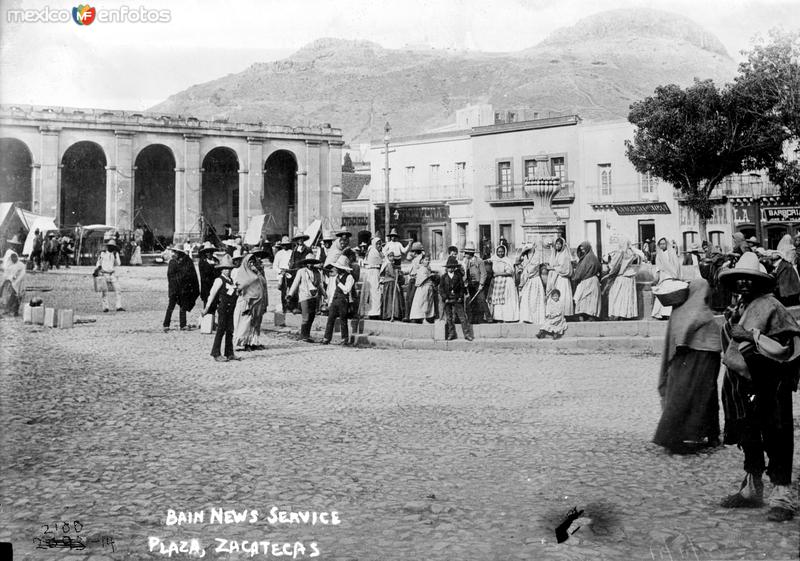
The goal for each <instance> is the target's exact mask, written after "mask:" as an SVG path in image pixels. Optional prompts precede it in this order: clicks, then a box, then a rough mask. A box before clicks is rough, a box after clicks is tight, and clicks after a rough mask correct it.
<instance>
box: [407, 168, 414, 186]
mask: <svg viewBox="0 0 800 561" xmlns="http://www.w3.org/2000/svg"><path fill="white" fill-rule="evenodd" d="M413 188H414V166H406V189H413Z"/></svg>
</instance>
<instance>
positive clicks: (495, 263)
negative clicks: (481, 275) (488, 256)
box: [489, 245, 519, 322]
mask: <svg viewBox="0 0 800 561" xmlns="http://www.w3.org/2000/svg"><path fill="white" fill-rule="evenodd" d="M489 305H490V306H492V317H493V318H494V320H495V321H505V322H516V321H519V296H518V295H517V287H516V285H515V284H514V262H513V261H511V259H510V258H509V257H506V247H505V246H504V245H499V246H497V250H496V252H495V257H494V258H492V286H491V287H490V289H489Z"/></svg>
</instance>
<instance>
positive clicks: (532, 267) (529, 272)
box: [518, 245, 545, 325]
mask: <svg viewBox="0 0 800 561" xmlns="http://www.w3.org/2000/svg"><path fill="white" fill-rule="evenodd" d="M541 264H542V258H541V256H540V255H539V254H538V253H537V252H536V248H535V247H533V245H527V246H525V248H524V249H523V250H522V255H520V256H519V259H518V265H519V267H520V279H519V287H520V290H519V319H520V321H524V322H525V323H532V324H534V325H542V324H543V323H544V321H545V298H544V284H543V283H542V278H541V276H540V275H539V267H540V265H541Z"/></svg>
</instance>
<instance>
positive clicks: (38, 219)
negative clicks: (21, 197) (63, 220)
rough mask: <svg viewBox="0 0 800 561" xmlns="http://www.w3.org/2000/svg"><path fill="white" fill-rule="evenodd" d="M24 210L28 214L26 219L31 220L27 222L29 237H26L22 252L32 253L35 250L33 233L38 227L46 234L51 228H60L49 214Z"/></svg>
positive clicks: (25, 253) (24, 253)
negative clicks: (41, 214) (42, 214)
mask: <svg viewBox="0 0 800 561" xmlns="http://www.w3.org/2000/svg"><path fill="white" fill-rule="evenodd" d="M23 212H24V214H25V215H26V216H25V217H26V219H29V220H30V222H28V224H27V226H28V237H27V238H25V247H24V248H22V254H23V255H30V254H31V251H33V238H34V237H35V236H34V235H33V233H34V232H35V231H36V230H37V229H38V230H39V232H41V233H42V234H43V235H46V234H47V232H49V231H50V230H58V226H56V223H55V222H54V221H53V219H52V218H50V217H49V216H39V215H38V214H33V213H32V212H27V211H23Z"/></svg>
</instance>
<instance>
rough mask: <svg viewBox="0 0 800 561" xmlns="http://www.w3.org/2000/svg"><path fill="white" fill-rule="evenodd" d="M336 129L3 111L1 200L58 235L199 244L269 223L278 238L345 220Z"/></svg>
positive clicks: (113, 114)
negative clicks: (138, 231) (69, 231)
mask: <svg viewBox="0 0 800 561" xmlns="http://www.w3.org/2000/svg"><path fill="white" fill-rule="evenodd" d="M342 144H343V142H342V135H341V131H340V130H339V129H334V128H329V127H325V128H320V127H288V126H274V125H262V124H243V123H228V122H221V121H202V120H199V119H195V118H193V117H181V116H174V115H155V114H143V113H134V112H127V111H102V110H96V109H67V108H53V107H27V106H25V107H22V106H0V201H2V202H14V203H16V204H18V205H19V206H21V207H23V208H27V209H30V210H32V211H33V212H35V213H38V214H42V215H46V216H51V217H54V218H55V220H56V223H57V224H58V225H59V226H61V227H72V226H74V225H76V224H78V223H80V224H82V225H89V224H93V223H104V224H107V225H109V226H114V227H115V228H116V229H117V230H119V231H121V232H126V231H130V230H131V229H133V228H134V227H136V226H142V227H145V228H148V229H149V230H151V231H152V232H153V233H154V234H155V235H156V236H157V237H160V238H163V239H168V240H172V239H173V237H174V236H175V235H178V236H182V237H187V238H190V239H192V238H194V239H196V238H197V237H199V235H200V232H201V230H202V228H203V227H204V225H210V226H213V227H214V228H215V229H216V230H218V231H222V227H223V226H224V224H226V223H228V224H231V225H232V227H233V229H234V231H243V230H245V229H246V228H247V224H248V219H249V217H250V216H253V215H257V214H266V215H267V218H266V221H265V224H266V226H265V233H266V235H267V236H268V237H270V238H274V237H277V236H280V235H283V234H286V233H290V232H292V229H293V228H294V227H295V226H299V227H301V228H305V226H307V225H308V224H309V223H310V222H312V221H313V220H315V219H322V220H323V222H325V223H330V224H333V225H339V223H340V220H341V146H342Z"/></svg>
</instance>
